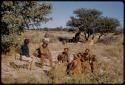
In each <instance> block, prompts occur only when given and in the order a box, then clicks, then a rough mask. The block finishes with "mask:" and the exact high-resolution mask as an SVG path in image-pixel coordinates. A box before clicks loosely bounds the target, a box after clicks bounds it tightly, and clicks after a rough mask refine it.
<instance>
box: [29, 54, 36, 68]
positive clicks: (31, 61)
mask: <svg viewBox="0 0 125 85" xmlns="http://www.w3.org/2000/svg"><path fill="white" fill-rule="evenodd" d="M34 59H35V57H34V56H31V57H30V58H29V62H30V64H29V69H30V70H31V69H32V67H33V65H34Z"/></svg>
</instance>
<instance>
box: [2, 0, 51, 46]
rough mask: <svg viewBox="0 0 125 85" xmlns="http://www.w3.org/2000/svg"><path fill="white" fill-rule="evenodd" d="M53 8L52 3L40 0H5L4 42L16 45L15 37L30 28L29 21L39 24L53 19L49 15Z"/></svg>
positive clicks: (3, 8) (3, 18)
mask: <svg viewBox="0 0 125 85" xmlns="http://www.w3.org/2000/svg"><path fill="white" fill-rule="evenodd" d="M51 10H52V5H51V4H48V3H41V2H38V1H3V2H2V4H1V14H2V20H1V21H2V23H1V28H0V29H1V31H2V33H1V35H2V44H5V43H8V44H9V43H11V44H9V46H10V45H15V44H14V43H15V42H16V41H14V39H13V37H14V36H18V34H19V32H20V31H21V30H24V28H26V27H27V28H29V23H31V22H33V24H34V25H36V26H38V25H39V24H40V23H41V22H42V23H46V22H48V21H49V20H51V19H52V18H51V17H48V14H50V13H51ZM10 36H11V37H10ZM17 38H18V37H17ZM16 40H17V39H16ZM5 41H6V42H5Z"/></svg>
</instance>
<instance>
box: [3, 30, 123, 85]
mask: <svg viewBox="0 0 125 85" xmlns="http://www.w3.org/2000/svg"><path fill="white" fill-rule="evenodd" d="M44 33H45V31H26V32H25V33H24V35H23V36H24V37H28V38H30V39H31V44H30V51H31V53H32V52H33V51H34V50H35V49H36V48H38V47H39V46H40V44H41V39H42V38H43V35H44ZM50 35H51V36H50V39H51V40H50V44H49V48H50V50H51V52H52V53H53V57H54V58H55V57H57V55H58V54H59V52H61V51H63V48H65V47H69V49H70V57H71V59H72V57H73V56H72V54H75V53H78V52H83V51H84V50H85V49H86V48H89V49H90V50H91V52H92V53H93V54H96V56H97V62H96V69H95V70H94V73H83V74H80V75H77V76H76V77H71V78H69V77H67V76H66V74H65V69H66V67H65V65H63V64H59V65H58V64H56V66H55V69H51V70H50V72H49V74H48V76H47V75H46V74H45V73H44V72H43V69H41V68H39V67H37V66H35V69H34V70H31V71H30V70H27V69H13V68H11V67H10V65H9V62H12V61H15V53H14V51H12V52H11V53H10V54H9V55H8V56H4V55H2V82H3V83H36V84H40V83H44V84H48V83H54V84H61V83H67V84H69V83H73V84H90V83H91V84H101V83H104V84H107V83H108V84H110V83H111V84H115V83H123V35H115V37H116V38H118V40H117V41H116V42H113V43H112V44H111V45H104V44H103V43H96V44H94V45H89V42H88V43H67V44H66V45H63V44H62V43H61V42H59V41H58V39H57V38H58V37H59V36H62V37H69V38H71V37H73V36H74V34H73V33H68V32H64V31H62V32H61V31H59V32H58V31H51V32H50ZM16 55H17V56H19V55H18V54H16ZM16 61H17V62H18V60H16ZM7 72H8V73H7Z"/></svg>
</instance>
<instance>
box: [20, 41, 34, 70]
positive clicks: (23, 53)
mask: <svg viewBox="0 0 125 85" xmlns="http://www.w3.org/2000/svg"><path fill="white" fill-rule="evenodd" d="M28 45H29V39H25V40H24V44H23V45H22V46H21V53H20V55H21V60H25V61H28V62H30V64H29V68H30V69H31V68H32V63H33V59H34V56H31V55H30V54H29V47H28Z"/></svg>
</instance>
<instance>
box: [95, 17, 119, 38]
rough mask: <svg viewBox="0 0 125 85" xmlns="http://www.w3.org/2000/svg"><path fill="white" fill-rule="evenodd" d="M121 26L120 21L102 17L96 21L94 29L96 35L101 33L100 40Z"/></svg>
mask: <svg viewBox="0 0 125 85" xmlns="http://www.w3.org/2000/svg"><path fill="white" fill-rule="evenodd" d="M119 25H120V23H119V21H118V20H117V19H114V18H110V17H100V18H98V19H97V20H96V22H95V23H94V25H93V27H95V31H96V33H99V34H100V35H99V38H98V39H100V38H101V36H103V35H106V34H107V33H111V32H115V30H116V28H117V27H118V26H119Z"/></svg>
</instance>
